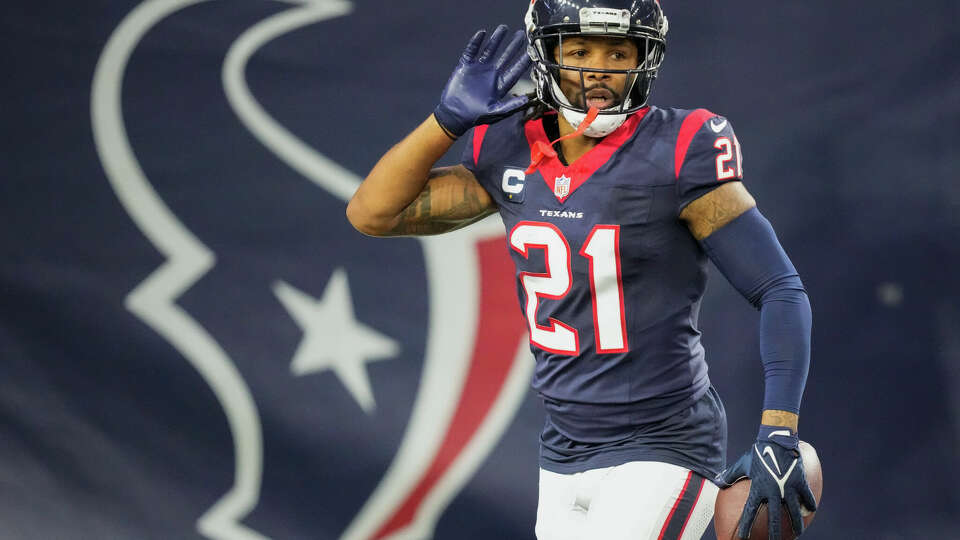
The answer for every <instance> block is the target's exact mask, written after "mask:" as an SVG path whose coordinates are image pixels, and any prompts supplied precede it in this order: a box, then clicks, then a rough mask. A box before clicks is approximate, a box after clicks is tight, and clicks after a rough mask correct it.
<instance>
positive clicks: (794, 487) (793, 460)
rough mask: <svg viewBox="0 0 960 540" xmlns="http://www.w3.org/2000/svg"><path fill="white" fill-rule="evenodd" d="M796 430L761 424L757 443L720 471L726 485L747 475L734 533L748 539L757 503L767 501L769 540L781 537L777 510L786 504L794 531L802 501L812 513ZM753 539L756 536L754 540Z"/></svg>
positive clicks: (798, 529) (813, 504) (812, 501)
mask: <svg viewBox="0 0 960 540" xmlns="http://www.w3.org/2000/svg"><path fill="white" fill-rule="evenodd" d="M798 444H799V439H798V438H797V434H796V433H792V432H791V431H790V430H789V429H788V428H785V427H780V426H766V425H762V426H760V434H759V435H758V436H757V442H755V443H754V444H753V446H751V447H750V449H749V450H747V452H746V453H745V454H744V455H743V456H742V457H741V458H740V459H739V460H737V462H736V463H734V464H733V466H732V467H729V468H728V469H727V470H726V471H724V472H723V473H721V475H720V480H721V482H722V483H723V484H724V485H725V487H729V486H732V485H733V484H734V483H735V482H736V481H737V480H740V479H741V478H744V477H747V478H750V493H749V495H748V496H747V502H746V504H745V505H744V507H743V514H741V515H740V522H739V524H738V526H737V536H738V537H739V538H747V536H748V535H749V534H750V529H751V528H752V527H753V521H754V520H755V519H756V517H757V512H758V511H759V510H760V505H762V504H764V503H766V505H767V516H768V519H769V523H768V526H767V527H768V528H767V530H768V531H769V533H770V539H771V540H780V538H781V536H780V512H781V509H782V508H783V506H782V503H786V505H787V511H788V512H789V514H790V522H791V523H792V524H793V532H794V533H796V535H797V536H799V535H800V534H801V533H802V532H803V516H802V514H801V511H800V505H801V504H802V505H803V506H804V507H806V509H807V510H809V511H810V512H813V511H815V510H816V509H817V501H816V499H814V497H813V492H812V491H811V490H810V486H808V485H807V477H806V474H805V472H804V470H803V459H802V458H801V457H800V452H799V451H798V450H797V445H798ZM754 540H756V539H754Z"/></svg>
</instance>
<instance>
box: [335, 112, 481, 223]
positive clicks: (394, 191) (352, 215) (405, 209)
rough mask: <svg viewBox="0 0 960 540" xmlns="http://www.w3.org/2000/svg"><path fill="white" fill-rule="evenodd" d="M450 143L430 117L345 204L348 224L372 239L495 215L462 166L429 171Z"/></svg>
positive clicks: (385, 159)
mask: <svg viewBox="0 0 960 540" xmlns="http://www.w3.org/2000/svg"><path fill="white" fill-rule="evenodd" d="M452 144H453V140H452V139H451V138H450V137H448V136H447V134H446V133H444V131H443V129H442V128H441V127H440V125H439V124H438V123H437V121H436V120H435V119H434V117H433V116H432V115H431V116H430V118H427V120H426V121H425V122H424V123H422V124H421V125H420V126H419V127H418V128H417V129H415V130H414V131H413V132H412V133H411V134H410V135H408V136H407V137H406V138H405V139H403V140H402V141H401V142H400V143H398V144H397V145H396V146H394V147H393V148H391V149H390V151H388V152H387V153H386V154H385V155H384V156H383V157H382V158H380V161H379V162H378V163H377V164H376V166H374V168H373V170H372V171H370V174H369V175H367V178H366V179H365V180H364V181H363V183H362V184H360V187H359V188H358V189H357V192H356V193H354V195H353V198H352V199H351V200H350V203H349V204H348V205H347V219H349V220H350V223H351V224H352V225H353V226H354V227H355V228H356V229H357V230H358V231H360V232H362V233H364V234H368V235H371V236H404V235H428V234H440V233H444V232H448V231H452V230H455V229H458V228H460V227H464V226H466V225H469V224H470V223H473V222H475V221H477V220H479V219H482V218H483V217H485V216H488V215H490V214H491V213H492V212H494V211H496V205H495V204H494V202H493V200H492V199H491V198H490V195H488V194H487V192H486V190H484V189H483V187H482V186H480V183H479V182H477V179H476V178H474V176H473V173H471V172H470V171H469V170H467V169H466V168H465V167H463V166H461V165H457V166H454V167H444V168H439V169H431V167H432V166H433V164H434V163H436V162H437V160H438V159H440V157H441V156H443V154H444V153H445V152H446V151H447V150H448V149H449V148H450V146H451V145H452Z"/></svg>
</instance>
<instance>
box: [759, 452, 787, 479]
mask: <svg viewBox="0 0 960 540" xmlns="http://www.w3.org/2000/svg"><path fill="white" fill-rule="evenodd" d="M763 455H765V456H766V455H769V456H770V459H772V460H773V466H774V467H776V468H777V476H783V473H782V472H780V463H779V462H777V456H775V455H773V449H772V448H770V447H769V446H766V447H764V449H763Z"/></svg>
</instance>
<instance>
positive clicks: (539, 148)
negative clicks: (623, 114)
mask: <svg viewBox="0 0 960 540" xmlns="http://www.w3.org/2000/svg"><path fill="white" fill-rule="evenodd" d="M598 114H600V109H598V108H596V107H590V110H589V111H587V117H586V118H584V119H583V122H580V125H579V126H578V127H577V130H576V131H574V132H573V133H570V134H569V135H564V136H563V137H560V138H559V139H557V140H555V141H553V142H551V143H550V144H547V143H545V142H543V141H537V142H535V143H533V148H531V149H530V166H529V167H527V170H526V171H524V172H525V173H526V174H533V172H534V171H536V170H537V166H538V165H540V162H541V161H543V160H544V158H548V157H551V158H554V157H557V151H556V150H554V149H553V145H555V144H557V143H558V142H560V141H562V140H565V139H572V138H573V137H578V136H580V135H583V134H584V132H586V131H587V128H589V127H590V124H592V123H593V121H594V120H596V119H597V115H598Z"/></svg>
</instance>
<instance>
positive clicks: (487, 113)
mask: <svg viewBox="0 0 960 540" xmlns="http://www.w3.org/2000/svg"><path fill="white" fill-rule="evenodd" d="M486 34H487V31H486V30H480V31H479V32H477V33H476V34H474V36H473V38H472V39H471V40H470V43H468V44H467V48H466V49H465V50H464V51H463V54H462V55H461V56H460V63H459V64H457V67H456V69H454V70H453V75H451V76H450V80H449V81H447V86H446V88H444V90H443V95H441V96H440V104H439V105H437V108H436V110H435V111H434V113H433V114H434V116H435V117H436V119H437V122H439V123H440V126H441V127H442V128H443V129H444V130H445V131H447V133H448V134H450V135H451V136H453V137H459V136H461V135H463V134H464V133H466V132H467V130H468V129H470V128H472V127H473V126H475V125H477V124H483V123H489V122H493V121H495V120H498V119H500V118H503V117H505V116H508V115H510V114H511V113H513V112H515V111H516V110H517V109H519V108H521V107H523V106H524V105H526V103H527V98H526V97H525V96H519V97H509V98H506V97H505V96H506V94H507V92H508V91H509V90H510V89H511V88H513V85H514V84H516V83H517V81H518V80H520V77H522V76H523V75H524V74H525V73H527V71H528V70H529V69H530V65H531V61H530V57H529V56H527V52H526V47H527V39H526V36H524V35H523V32H521V31H518V32H517V33H516V34H515V35H514V38H513V40H512V41H511V42H510V44H509V45H507V47H506V48H505V49H504V51H503V53H502V54H500V56H499V57H497V58H496V60H495V61H493V60H494V55H495V54H496V52H497V49H498V48H499V47H500V43H501V42H502V41H503V38H504V36H506V34H507V27H506V25H500V26H498V27H497V29H496V30H494V32H493V34H492V35H491V36H490V39H488V40H487V42H486V44H484V43H483V38H484V37H485V36H486ZM481 45H483V47H482V48H481Z"/></svg>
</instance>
